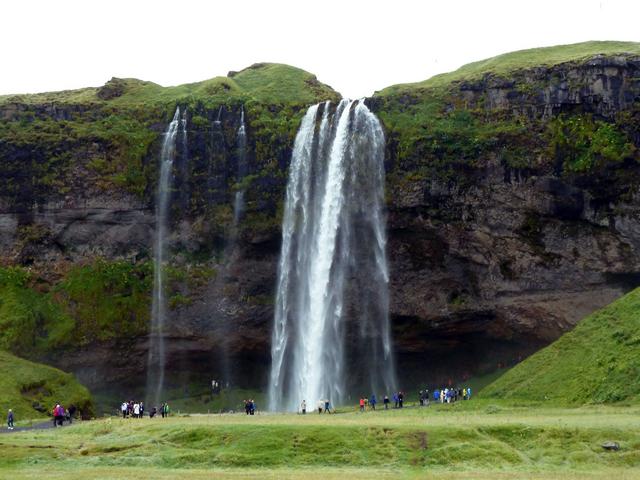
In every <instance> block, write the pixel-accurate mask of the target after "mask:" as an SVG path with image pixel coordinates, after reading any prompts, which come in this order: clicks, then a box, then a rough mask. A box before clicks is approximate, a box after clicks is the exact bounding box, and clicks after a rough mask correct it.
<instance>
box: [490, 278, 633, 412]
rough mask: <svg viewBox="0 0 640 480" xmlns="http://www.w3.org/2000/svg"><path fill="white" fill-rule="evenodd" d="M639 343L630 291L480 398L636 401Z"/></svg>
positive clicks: (572, 401) (552, 400)
mask: <svg viewBox="0 0 640 480" xmlns="http://www.w3.org/2000/svg"><path fill="white" fill-rule="evenodd" d="M639 345H640V289H636V290H634V291H633V292H631V293H629V294H627V295H625V296H624V297H622V298H621V299H619V300H617V301H616V302H614V303H612V304H611V305H608V306H607V307H605V308H603V309H602V310H599V311H597V312H595V313H593V314H592V315H589V316H588V317H587V318H585V319H584V320H582V321H581V322H580V323H579V324H578V325H577V326H576V328H575V329H573V330H572V331H571V332H569V333H566V334H564V335H563V336H562V337H560V339H558V340H557V341H555V342H554V343H552V344H551V345H549V346H548V347H546V348H544V349H542V350H541V351H539V352H537V353H536V354H534V355H532V356H531V357H530V358H528V359H526V360H525V361H524V362H522V363H520V364H519V365H517V366H516V367H514V368H513V369H511V370H510V371H508V372H507V373H505V374H504V375H503V376H501V377H500V378H499V379H498V380H497V381H495V382H494V383H493V384H491V385H489V386H488V387H486V388H485V389H484V390H483V391H482V396H483V397H500V398H509V399H523V400H549V401H550V402H554V403H561V404H568V403H570V404H583V403H604V402H620V401H625V402H637V401H638V399H640V348H639Z"/></svg>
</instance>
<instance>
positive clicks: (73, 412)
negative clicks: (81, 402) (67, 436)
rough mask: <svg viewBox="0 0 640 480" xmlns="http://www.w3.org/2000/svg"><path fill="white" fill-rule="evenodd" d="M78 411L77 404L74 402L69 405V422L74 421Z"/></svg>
mask: <svg viewBox="0 0 640 480" xmlns="http://www.w3.org/2000/svg"><path fill="white" fill-rule="evenodd" d="M77 411H78V409H77V408H76V406H75V405H74V404H73V403H72V404H71V405H69V410H67V413H68V414H69V415H68V417H69V424H71V423H72V421H73V417H75V416H76V412H77Z"/></svg>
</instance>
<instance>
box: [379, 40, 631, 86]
mask: <svg viewBox="0 0 640 480" xmlns="http://www.w3.org/2000/svg"><path fill="white" fill-rule="evenodd" d="M595 55H640V43H638V42H614V41H606V42H603V41H592V42H583V43H575V44H571V45H556V46H553V47H544V48H532V49H528V50H518V51H516V52H509V53H504V54H502V55H498V56H495V57H491V58H487V59H485V60H480V61H478V62H473V63H469V64H467V65H464V66H462V67H460V68H459V69H457V70H455V71H453V72H448V73H442V74H440V75H435V76H433V77H431V78H429V79H428V80H424V81H422V82H416V83H404V84H399V85H392V86H390V87H387V88H385V89H383V90H381V91H380V92H376V95H378V96H385V95H393V94H398V93H402V92H403V91H410V90H414V89H421V88H434V87H441V86H445V85H448V84H450V83H452V82H459V81H465V80H475V79H478V78H480V77H482V76H483V75H485V74H487V73H491V74H493V75H497V76H504V75H507V74H509V73H511V72H514V71H516V70H525V69H528V68H534V67H545V66H546V67H548V66H552V65H558V64H561V63H565V62H579V61H584V60H587V59H589V58H591V57H593V56H595Z"/></svg>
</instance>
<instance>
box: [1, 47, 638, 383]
mask: <svg viewBox="0 0 640 480" xmlns="http://www.w3.org/2000/svg"><path fill="white" fill-rule="evenodd" d="M570 47H571V48H569V47H563V48H564V49H562V48H559V49H555V50H553V49H542V50H547V52H546V53H545V52H544V51H542V50H541V51H532V52H518V53H517V54H511V56H504V57H502V58H501V57H498V58H497V59H492V61H487V62H484V63H479V64H472V65H471V66H468V67H463V68H462V69H461V70H460V71H458V72H454V73H452V74H449V75H448V76H442V77H436V78H434V79H432V80H430V81H427V82H423V83H420V84H413V85H403V86H395V87H391V88H389V89H386V90H384V91H382V92H379V93H377V94H376V95H374V97H372V98H371V99H369V100H367V102H368V103H369V105H370V107H371V108H372V109H373V110H374V111H375V112H376V113H377V114H378V116H379V117H380V119H381V120H382V122H383V124H384V127H385V130H386V135H387V156H386V170H387V203H388V225H389V245H388V251H389V258H390V261H391V265H390V267H391V317H392V324H393V335H394V340H395V345H396V354H397V357H398V368H399V372H400V376H401V378H403V379H404V382H405V383H407V384H408V383H411V382H414V381H431V382H435V381H437V382H441V381H445V380H447V379H450V378H451V379H452V380H455V379H458V378H463V377H466V376H470V375H474V374H477V373H480V372H485V371H490V370H492V369H494V368H496V367H497V366H499V365H500V364H510V363H513V362H516V361H518V359H520V358H523V357H525V356H527V355H529V354H530V353H532V352H533V351H535V350H537V349H539V348H540V347H541V346H543V345H546V344H548V343H549V342H551V341H552V340H554V339H555V338H557V337H558V336H559V335H560V334H561V333H562V332H564V331H566V330H568V329H570V328H571V327H572V326H573V325H574V324H575V323H576V321H577V320H578V319H579V318H581V317H582V316H584V315H586V314H587V313H589V312H591V311H592V310H594V309H596V308H598V307H600V306H603V305H604V304H606V303H609V302H610V301H612V300H613V299H614V298H616V297H618V296H619V295H621V294H622V293H624V292H625V291H627V290H629V289H630V288H632V287H633V286H635V285H637V283H638V281H639V280H640V275H639V272H640V241H639V240H638V238H639V237H638V236H637V235H636V232H638V231H639V230H640V217H639V216H638V210H639V209H640V197H639V196H638V193H639V192H638V186H639V185H640V182H639V180H640V168H639V167H638V160H640V157H639V154H638V147H639V146H640V47H639V46H638V45H637V44H606V43H590V44H584V45H581V46H570ZM541 59H543V60H544V61H543V60H541ZM338 97H339V96H338V95H337V94H336V93H335V92H334V91H333V90H331V89H330V88H328V87H326V86H324V85H322V84H319V83H318V82H317V80H315V77H313V76H311V75H309V74H307V73H306V72H302V71H300V70H297V69H292V68H290V67H284V66H278V65H270V64H258V65H255V66H253V67H251V68H249V69H247V70H244V71H242V72H238V73H231V74H230V76H229V77H225V78H217V79H213V80H210V81H207V82H202V83H200V84H192V85H188V86H182V87H172V88H162V87H159V86H157V85H154V84H150V83H147V82H140V81H136V80H120V79H113V80H112V81H110V82H108V83H107V84H106V85H105V86H103V87H101V88H99V89H86V90H82V91H74V92H60V93H56V94H42V95H36V96H13V97H0V119H1V120H0V159H1V163H0V168H1V169H2V176H1V177H0V244H2V247H3V255H2V264H3V265H4V267H3V268H2V269H1V271H0V298H2V304H1V305H0V325H2V331H1V332H0V343H1V344H2V346H4V347H8V348H11V349H13V350H14V351H16V352H17V353H20V354H22V355H28V356H31V357H33V358H37V359H40V360H46V361H48V362H49V363H52V364H54V365H56V366H59V367H61V368H63V369H67V370H72V371H74V372H75V373H77V374H78V376H79V378H80V379H81V380H83V381H84V382H85V383H86V384H88V385H89V386H91V387H93V388H98V389H99V388H101V387H104V386H105V385H110V384H111V385H120V386H123V385H126V383H129V384H136V383H140V382H137V380H136V378H139V376H140V375H141V374H142V372H143V370H144V366H145V361H146V351H147V337H146V334H147V328H148V316H149V291H150V287H151V266H150V256H151V236H152V232H153V228H154V216H153V205H154V185H155V179H156V176H157V154H158V150H159V142H160V140H161V138H160V135H161V132H162V131H163V129H164V127H165V125H166V123H167V122H168V120H169V119H170V117H171V115H172V114H173V110H174V109H175V106H176V105H177V104H178V105H181V106H184V107H186V108H187V111H188V125H189V127H188V138H189V141H188V144H187V145H184V146H181V147H180V148H179V149H178V159H177V162H176V167H175V172H174V173H175V177H176V191H175V195H174V198H173V201H172V234H171V239H170V244H171V251H172V261H171V266H170V267H169V268H168V272H167V274H168V276H169V279H170V282H169V283H170V287H169V288H170V292H169V295H170V307H171V327H170V333H169V335H170V340H169V341H168V343H167V345H168V347H169V357H170V360H169V362H170V365H169V369H170V372H171V375H170V376H171V381H172V383H173V385H175V386H178V385H183V386H184V385H189V384H191V383H193V382H196V381H201V380H202V379H203V378H207V379H210V378H212V377H225V378H228V379H231V382H232V383H235V384H237V385H242V386H256V385H264V382H265V374H266V371H267V366H268V364H269V357H270V351H269V344H270V336H271V322H272V313H273V296H274V293H275V292H274V286H275V275H276V265H277V258H278V253H279V245H280V230H279V229H280V216H281V209H282V201H283V197H284V187H285V185H286V176H287V166H288V162H289V160H290V151H291V146H292V143H293V138H294V135H295V132H296V129H297V125H298V123H299V120H300V118H301V115H302V113H303V112H304V109H305V108H306V107H307V106H308V105H309V104H312V103H315V102H318V101H322V100H326V99H331V100H336V99H337V98H338ZM243 106H244V108H245V111H246V120H247V133H248V140H249V149H248V157H247V161H248V175H246V176H244V177H242V178H239V177H238V176H237V172H238V169H237V152H236V149H237V145H236V131H237V128H238V124H239V117H240V114H239V112H240V109H241V108H242V107H243ZM218 120H219V123H216V122H217V121H218ZM238 189H245V190H246V192H247V194H246V200H247V209H246V215H245V217H244V218H243V219H242V221H241V222H240V224H239V225H238V227H237V228H235V227H233V225H232V224H233V222H232V210H233V207H232V205H233V196H234V193H235V191H237V190H238ZM25 304H27V305H29V307H28V308H21V307H20V308H19V306H20V305H25ZM425 372H428V373H425ZM123 388H124V387H123Z"/></svg>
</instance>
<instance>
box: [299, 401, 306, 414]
mask: <svg viewBox="0 0 640 480" xmlns="http://www.w3.org/2000/svg"><path fill="white" fill-rule="evenodd" d="M300 410H302V414H303V415H306V414H307V401H306V400H302V403H301V404H300Z"/></svg>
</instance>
